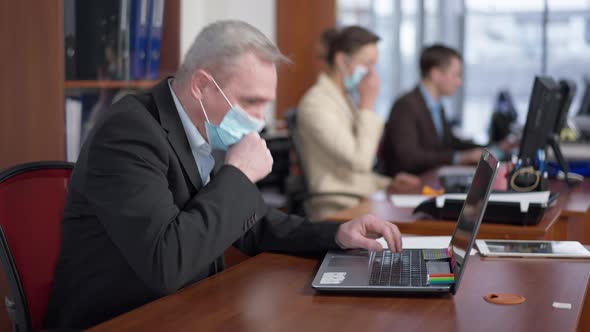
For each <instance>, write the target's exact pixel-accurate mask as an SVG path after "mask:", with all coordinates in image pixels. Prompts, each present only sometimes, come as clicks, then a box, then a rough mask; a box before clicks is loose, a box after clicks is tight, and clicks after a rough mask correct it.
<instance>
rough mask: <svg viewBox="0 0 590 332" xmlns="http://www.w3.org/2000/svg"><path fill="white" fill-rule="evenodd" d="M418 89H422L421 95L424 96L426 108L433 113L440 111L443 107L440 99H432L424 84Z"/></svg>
mask: <svg viewBox="0 0 590 332" xmlns="http://www.w3.org/2000/svg"><path fill="white" fill-rule="evenodd" d="M418 88H419V89H420V93H421V94H422V97H423V98H424V101H425V102H426V106H427V107H428V109H429V110H431V111H432V110H433V109H439V108H440V107H441V105H442V103H441V101H440V99H439V100H435V99H434V97H432V95H431V94H430V93H429V92H428V90H427V89H426V87H425V86H424V84H422V83H420V84H419V85H418Z"/></svg>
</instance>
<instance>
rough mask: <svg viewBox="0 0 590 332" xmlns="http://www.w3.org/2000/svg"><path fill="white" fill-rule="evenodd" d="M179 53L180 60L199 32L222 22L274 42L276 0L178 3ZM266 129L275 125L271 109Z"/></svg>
mask: <svg viewBox="0 0 590 332" xmlns="http://www.w3.org/2000/svg"><path fill="white" fill-rule="evenodd" d="M180 11H181V15H180V19H181V21H180V52H181V54H182V59H184V55H185V54H186V52H187V51H188V49H189V47H190V46H191V45H192V43H193V40H194V39H195V37H197V35H198V34H199V31H201V29H202V28H203V27H204V26H206V25H207V24H209V23H211V22H214V21H217V20H222V19H238V20H242V21H245V22H247V23H250V24H252V25H253V26H255V27H256V28H258V29H259V30H260V31H262V32H263V33H264V34H265V35H266V36H267V37H268V38H269V39H270V40H272V41H273V42H275V43H276V0H182V2H181V5H180ZM266 122H267V129H269V130H270V131H272V130H273V129H274V125H275V107H274V104H273V105H270V107H269V108H268V109H267V112H266Z"/></svg>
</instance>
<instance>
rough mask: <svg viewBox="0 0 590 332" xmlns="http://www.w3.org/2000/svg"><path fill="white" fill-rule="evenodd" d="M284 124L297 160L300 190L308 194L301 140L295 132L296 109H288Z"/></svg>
mask: <svg viewBox="0 0 590 332" xmlns="http://www.w3.org/2000/svg"><path fill="white" fill-rule="evenodd" d="M285 122H286V123H287V130H288V131H289V136H290V138H291V144H292V146H293V151H294V152H295V157H296V159H297V163H296V165H297V166H298V167H299V174H300V175H301V184H300V185H301V189H302V191H303V192H304V193H305V194H308V193H309V184H308V183H307V177H306V176H305V167H304V165H303V162H302V159H301V157H302V152H301V140H300V138H299V133H298V132H297V108H295V107H291V108H289V110H288V111H287V113H285Z"/></svg>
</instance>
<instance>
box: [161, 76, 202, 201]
mask: <svg viewBox="0 0 590 332" xmlns="http://www.w3.org/2000/svg"><path fill="white" fill-rule="evenodd" d="M169 78H170V77H167V78H165V79H164V80H162V81H161V82H160V83H158V85H156V86H155V87H154V88H153V89H152V94H153V96H154V100H155V102H156V107H157V109H158V112H159V114H160V121H161V123H162V127H163V128H164V130H166V132H167V133H168V141H169V142H170V145H172V148H173V149H174V152H175V153H176V156H177V157H178V159H179V160H180V164H181V165H182V168H183V169H184V171H185V172H186V174H187V176H188V178H189V179H190V181H191V183H192V184H193V186H194V187H195V189H197V190H198V189H199V188H201V187H202V185H203V184H202V182H201V175H200V174H199V168H198V167H197V163H196V162H195V158H194V156H193V153H192V152H191V146H190V144H189V142H188V139H187V137H186V133H185V131H184V127H183V126H182V122H181V121H180V117H179V116H178V111H177V110H176V106H175V105H174V99H172V94H171V93H170V88H169V86H168V79H169Z"/></svg>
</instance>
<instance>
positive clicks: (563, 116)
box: [553, 80, 576, 136]
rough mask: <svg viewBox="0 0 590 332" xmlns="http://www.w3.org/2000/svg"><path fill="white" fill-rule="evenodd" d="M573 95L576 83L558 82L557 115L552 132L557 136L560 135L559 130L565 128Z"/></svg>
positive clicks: (568, 81)
mask: <svg viewBox="0 0 590 332" xmlns="http://www.w3.org/2000/svg"><path fill="white" fill-rule="evenodd" d="M575 95H576V83H575V82H574V81H570V80H560V81H559V97H560V98H559V108H558V113H557V121H556V122H555V127H553V132H554V133H555V134H556V135H558V136H559V134H560V133H561V129H563V126H565V124H566V122H567V115H568V112H569V109H570V106H571V105H572V100H574V96H575Z"/></svg>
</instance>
